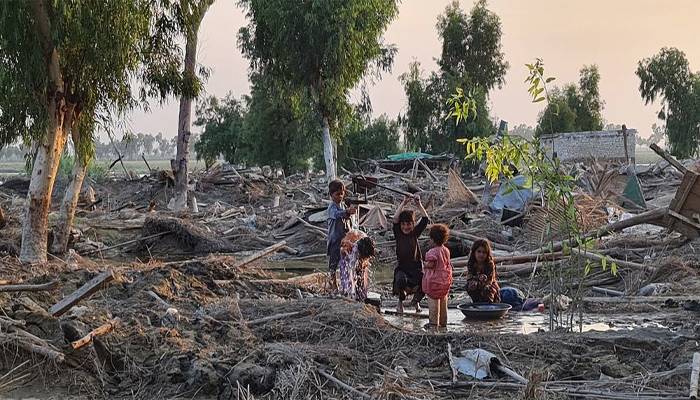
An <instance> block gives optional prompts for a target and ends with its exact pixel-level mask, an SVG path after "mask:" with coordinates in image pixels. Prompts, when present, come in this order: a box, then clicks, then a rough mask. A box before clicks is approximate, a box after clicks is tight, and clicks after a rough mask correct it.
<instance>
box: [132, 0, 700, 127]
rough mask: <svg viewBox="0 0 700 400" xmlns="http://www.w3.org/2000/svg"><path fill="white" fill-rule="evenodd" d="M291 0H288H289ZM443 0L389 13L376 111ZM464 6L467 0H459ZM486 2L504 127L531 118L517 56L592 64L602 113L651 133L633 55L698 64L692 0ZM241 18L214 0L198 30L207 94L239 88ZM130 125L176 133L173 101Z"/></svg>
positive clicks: (423, 41) (532, 107)
mask: <svg viewBox="0 0 700 400" xmlns="http://www.w3.org/2000/svg"><path fill="white" fill-rule="evenodd" d="M289 1H293V0H289ZM449 3H450V0H403V1H402V2H401V4H400V8H399V16H398V18H397V19H396V20H395V21H394V22H393V23H392V24H391V26H390V27H389V29H388V31H387V32H386V35H385V38H386V41H387V42H388V43H393V44H395V45H396V46H397V47H398V54H397V55H396V58H395V59H394V67H393V72H392V73H391V74H385V75H384V76H383V77H382V80H381V81H379V82H376V84H375V85H374V86H373V87H371V88H370V90H369V91H370V97H371V100H372V105H373V108H374V113H375V115H380V114H384V113H386V114H387V115H389V116H390V117H392V118H395V117H396V116H397V115H398V114H399V113H400V112H404V111H405V109H406V98H405V95H404V92H403V88H402V86H401V83H400V82H399V76H400V75H401V74H402V73H404V72H406V71H407V70H408V65H409V63H410V62H411V61H412V60H417V61H420V62H421V64H422V67H423V69H424V70H425V72H426V74H427V73H428V72H429V71H432V70H435V69H436V68H437V67H436V64H435V58H437V57H439V55H440V41H439V38H438V35H437V32H436V29H435V24H436V22H437V17H438V15H439V14H441V13H442V12H443V11H444V9H445V7H446V6H447V4H449ZM460 3H461V5H462V8H463V9H465V10H467V11H468V10H469V9H471V7H472V4H473V3H474V2H473V1H471V0H467V1H465V0H462V1H460ZM489 8H490V9H491V10H492V11H494V12H496V13H497V14H498V15H499V16H500V17H501V22H502V29H503V39H502V40H503V51H504V52H505V55H506V59H507V60H508V62H510V69H509V70H508V73H507V75H506V85H505V86H504V87H503V88H502V89H500V90H499V89H495V90H494V91H492V92H491V99H490V101H491V115H492V117H493V118H500V119H504V120H506V121H508V123H509V126H510V127H511V128H512V127H514V126H515V125H517V124H520V123H526V124H529V125H532V126H534V125H535V123H536V119H537V114H538V113H539V111H540V110H541V109H542V107H543V105H542V104H543V103H539V104H532V103H531V102H530V98H529V97H528V94H527V87H526V85H525V84H524V83H523V80H524V79H525V76H526V69H525V66H524V64H525V63H528V62H532V61H533V60H534V59H535V58H537V57H539V58H542V59H543V60H544V63H545V70H546V74H547V75H550V76H554V77H556V78H557V79H556V81H555V82H554V83H558V84H560V85H561V84H564V83H568V82H577V81H578V71H579V69H580V68H581V67H582V66H583V65H584V64H597V65H598V67H599V69H600V74H601V82H600V91H601V96H602V98H603V100H604V101H605V109H604V110H603V116H604V118H605V120H606V122H610V123H617V124H623V123H624V124H627V126H628V127H629V128H636V129H637V130H638V131H639V133H640V135H641V136H645V137H646V136H649V135H650V134H651V125H652V124H653V123H655V122H659V121H657V119H656V111H657V110H658V109H659V106H658V105H657V104H655V105H651V106H645V105H644V102H643V101H642V99H641V97H640V95H639V91H638V89H637V88H638V86H639V80H638V78H637V76H636V75H635V74H634V71H635V69H636V67H637V62H638V61H639V60H641V59H642V58H645V57H650V56H652V55H654V54H656V53H657V52H658V51H659V50H660V49H661V47H664V46H668V47H677V48H679V49H680V50H682V51H684V52H685V54H686V56H687V57H688V60H689V62H690V66H691V69H692V70H693V71H698V70H700V40H698V37H700V26H699V25H700V0H665V1H663V0H586V1H582V0H575V1H574V0H565V1H562V0H528V1H524V0H490V1H489ZM245 24H246V20H245V16H244V14H243V10H242V9H240V8H239V7H238V6H237V5H236V1H235V0H216V2H215V3H214V6H213V7H212V8H211V9H210V10H209V12H208V13H207V15H206V17H205V18H204V21H203V23H202V28H201V30H200V43H199V50H198V61H199V62H200V63H201V64H203V65H205V66H207V67H209V68H210V69H211V77H210V78H209V80H208V81H207V83H206V90H207V93H208V94H211V95H216V96H220V97H221V96H224V95H225V94H226V93H227V92H229V91H231V92H233V93H234V94H235V96H236V97H240V96H241V95H242V94H247V93H248V91H249V83H248V60H246V59H245V58H244V57H243V55H242V54H241V52H240V50H239V49H238V47H237V43H236V35H237V32H238V29H239V28H240V27H242V26H244V25H245ZM130 127H131V129H133V130H134V131H136V132H148V133H153V134H155V133H158V132H163V134H164V136H167V137H171V136H175V135H176V133H177V102H176V101H175V100H172V101H171V102H170V103H169V104H167V105H166V106H164V107H156V106H153V107H152V111H151V113H150V114H144V113H143V112H136V113H134V114H133V115H132V117H131V122H130Z"/></svg>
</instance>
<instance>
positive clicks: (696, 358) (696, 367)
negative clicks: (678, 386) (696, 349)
mask: <svg viewBox="0 0 700 400" xmlns="http://www.w3.org/2000/svg"><path fill="white" fill-rule="evenodd" d="M698 379H700V353H693V364H692V368H691V369H690V398H691V399H697V398H698Z"/></svg>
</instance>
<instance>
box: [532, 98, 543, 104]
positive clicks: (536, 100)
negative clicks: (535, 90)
mask: <svg viewBox="0 0 700 400" xmlns="http://www.w3.org/2000/svg"><path fill="white" fill-rule="evenodd" d="M544 100H545V98H544V97H540V98H539V99H535V100H534V101H533V103H539V102H540V101H544Z"/></svg>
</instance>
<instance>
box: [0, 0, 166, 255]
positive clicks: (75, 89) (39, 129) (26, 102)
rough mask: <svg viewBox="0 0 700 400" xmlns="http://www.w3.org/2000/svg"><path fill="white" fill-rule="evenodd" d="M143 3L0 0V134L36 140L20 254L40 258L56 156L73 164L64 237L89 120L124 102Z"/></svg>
mask: <svg viewBox="0 0 700 400" xmlns="http://www.w3.org/2000/svg"><path fill="white" fill-rule="evenodd" d="M151 11H152V9H151V7H150V2H149V1H146V0H125V1H120V2H100V1H86V2H49V1H45V0H32V1H27V2H0V17H1V18H2V19H3V20H2V22H0V43H1V44H2V50H3V55H2V57H0V109H2V112H0V115H1V117H0V119H1V121H0V131H1V132H2V133H0V138H1V139H2V140H3V141H4V142H5V143H8V142H10V141H11V140H12V139H13V138H14V137H16V136H17V135H18V134H19V135H21V136H22V137H23V138H24V140H25V141H26V142H29V141H34V143H35V147H36V153H35V156H34V162H33V168H32V173H31V182H30V186H29V190H28V194H27V206H26V211H25V221H24V223H23V228H22V248H21V251H20V260H21V261H23V262H44V261H46V250H47V229H48V211H49V207H50V202H51V195H52V192H53V186H54V182H55V178H56V173H57V170H58V164H59V161H60V157H61V154H62V153H63V149H64V147H65V144H66V141H67V138H68V137H69V136H70V137H72V140H73V143H74V145H75V148H76V153H77V156H78V157H76V158H77V159H78V160H79V161H77V162H76V163H75V164H76V166H75V168H74V170H73V179H72V181H71V183H70V185H69V186H68V189H67V190H66V194H65V196H64V199H63V202H62V205H61V213H60V218H59V223H58V229H57V235H56V238H57V239H56V240H57V243H56V247H57V248H58V249H59V250H60V248H61V247H63V243H64V242H65V241H66V240H67V232H68V231H69V229H70V225H71V223H72V218H73V213H74V210H75V203H76V202H77V193H78V192H79V190H80V186H81V185H82V179H83V177H84V174H85V169H86V167H87V164H88V163H89V161H90V158H91V156H92V151H93V150H92V149H93V148H92V144H93V140H92V136H93V133H94V130H95V127H96V126H97V125H98V124H100V123H105V122H109V120H110V119H111V117H112V116H113V115H115V114H118V113H119V112H121V111H123V110H125V109H126V108H128V107H131V106H132V105H133V104H134V101H133V99H132V96H131V85H130V84H131V81H132V78H133V77H134V75H135V73H136V70H137V68H138V66H139V65H140V61H141V58H140V55H141V54H142V53H140V52H139V50H138V49H140V47H139V46H140V45H141V44H143V43H144V42H145V38H147V37H149V36H150V35H149V27H150V22H151V16H152V12H151Z"/></svg>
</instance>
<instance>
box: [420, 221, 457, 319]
mask: <svg viewBox="0 0 700 400" xmlns="http://www.w3.org/2000/svg"><path fill="white" fill-rule="evenodd" d="M429 235H430V241H431V242H432V245H433V247H432V248H431V249H430V250H428V252H427V253H425V263H424V264H423V292H425V294H427V295H428V318H429V320H430V325H432V326H438V327H440V326H447V294H448V293H449V291H450V286H451V285H452V264H450V249H448V248H447V247H445V243H447V237H448V235H449V230H448V229H447V226H446V225H444V224H436V225H433V226H431V227H430V233H429Z"/></svg>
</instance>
